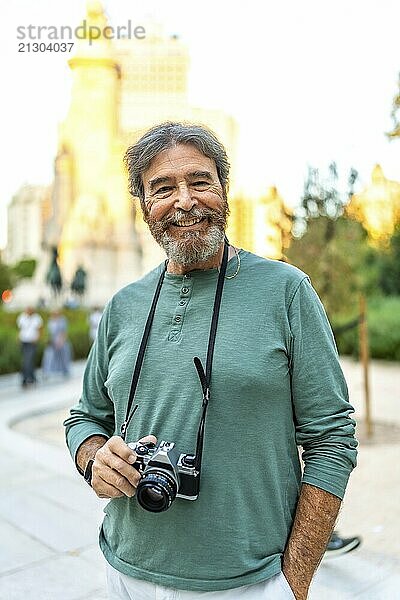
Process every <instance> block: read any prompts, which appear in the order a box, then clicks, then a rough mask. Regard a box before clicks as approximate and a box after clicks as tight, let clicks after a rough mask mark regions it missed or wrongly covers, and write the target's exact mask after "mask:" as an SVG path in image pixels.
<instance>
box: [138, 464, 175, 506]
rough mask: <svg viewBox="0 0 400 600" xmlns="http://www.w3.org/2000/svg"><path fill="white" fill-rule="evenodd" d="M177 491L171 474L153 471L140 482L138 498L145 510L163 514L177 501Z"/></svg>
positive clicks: (146, 474)
mask: <svg viewBox="0 0 400 600" xmlns="http://www.w3.org/2000/svg"><path fill="white" fill-rule="evenodd" d="M177 489H178V486H177V482H176V481H175V479H174V478H173V477H172V476H171V475H170V474H168V473H166V472H165V471H151V472H150V473H145V474H144V476H143V477H142V479H141V480H140V481H139V484H138V486H137V489H136V498H137V501H138V502H139V504H140V506H141V507H142V508H144V509H145V510H148V511H150V512H162V511H164V510H167V509H168V508H169V507H170V506H171V504H172V502H173V501H174V500H175V497H176V493H177ZM157 496H158V497H157Z"/></svg>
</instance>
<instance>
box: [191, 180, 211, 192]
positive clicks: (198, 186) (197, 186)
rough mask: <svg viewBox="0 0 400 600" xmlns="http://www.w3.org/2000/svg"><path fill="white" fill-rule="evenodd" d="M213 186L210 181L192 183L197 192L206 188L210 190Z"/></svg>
mask: <svg viewBox="0 0 400 600" xmlns="http://www.w3.org/2000/svg"><path fill="white" fill-rule="evenodd" d="M210 185H211V183H210V182H209V181H204V180H203V181H202V180H199V181H195V182H193V183H192V186H193V187H194V188H195V189H196V190H204V189H206V188H209V187H210Z"/></svg>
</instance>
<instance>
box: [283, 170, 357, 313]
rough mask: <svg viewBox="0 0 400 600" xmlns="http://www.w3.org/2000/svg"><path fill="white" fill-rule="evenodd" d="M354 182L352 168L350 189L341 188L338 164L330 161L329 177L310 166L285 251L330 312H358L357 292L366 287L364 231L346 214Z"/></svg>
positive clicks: (349, 182)
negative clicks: (292, 237) (340, 189)
mask: <svg viewBox="0 0 400 600" xmlns="http://www.w3.org/2000/svg"><path fill="white" fill-rule="evenodd" d="M356 180H357V171H356V170H355V169H351V170H350V173H349V176H348V179H347V190H346V191H345V192H340V191H339V175H338V170H337V166H336V163H334V162H333V163H331V164H330V165H329V168H328V176H327V177H325V178H324V177H322V176H321V175H320V173H319V170H318V169H314V168H311V167H310V168H309V170H308V175H307V178H306V181H305V185H304V193H303V197H302V202H301V206H300V209H299V210H298V211H296V215H295V221H294V226H293V231H294V236H295V237H294V239H293V241H292V244H291V247H290V248H289V250H288V253H287V255H288V259H289V260H290V262H292V263H293V264H295V265H296V266H298V267H299V268H300V269H302V270H304V271H305V272H306V273H308V274H309V275H310V277H311V279H312V282H313V284H314V286H315V288H316V290H317V292H318V293H319V295H320V296H321V298H322V300H323V302H324V305H325V307H326V309H327V312H328V313H329V314H330V315H338V314H343V313H351V312H354V308H353V307H356V306H357V295H358V291H359V290H361V289H363V288H364V287H365V285H366V281H365V279H364V270H363V266H364V264H365V261H366V257H367V254H368V244H367V236H366V232H365V231H364V229H363V227H362V226H361V225H360V224H359V223H357V222H356V221H353V220H350V219H349V218H347V217H346V216H345V207H346V204H347V203H348V201H349V198H350V197H351V195H352V193H353V189H354V184H355V182H356Z"/></svg>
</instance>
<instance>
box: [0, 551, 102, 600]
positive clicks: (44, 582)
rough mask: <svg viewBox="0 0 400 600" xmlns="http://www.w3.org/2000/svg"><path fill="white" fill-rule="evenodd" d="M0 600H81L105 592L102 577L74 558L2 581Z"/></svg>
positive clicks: (46, 564)
mask: <svg viewBox="0 0 400 600" xmlns="http://www.w3.org/2000/svg"><path fill="white" fill-rule="evenodd" d="M0 585H1V587H0V590H1V592H0V598H1V599H2V600H27V599H29V600H83V599H84V598H87V597H92V598H96V597H97V598H101V595H98V596H96V595H95V594H96V593H97V590H101V593H103V589H104V574H103V573H101V572H99V570H98V569H96V567H94V566H92V565H90V564H89V563H88V562H87V561H84V560H82V559H81V558H79V557H76V556H65V555H64V556H60V557H58V558H55V559H53V560H46V561H44V562H43V563H40V564H36V565H33V566H32V567H29V568H26V569H24V570H23V572H16V573H12V574H10V575H5V576H3V577H2V578H1V583H0Z"/></svg>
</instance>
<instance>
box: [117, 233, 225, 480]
mask: <svg viewBox="0 0 400 600" xmlns="http://www.w3.org/2000/svg"><path fill="white" fill-rule="evenodd" d="M228 249H229V242H228V240H227V238H226V237H225V244H224V253H223V256H222V263H221V268H220V271H219V275H218V282H217V288H216V291H215V299H214V307H213V315H212V320H211V327H210V335H209V339H208V349H207V359H206V370H205V371H204V368H203V365H202V363H201V360H200V359H199V358H198V357H197V356H195V357H194V359H193V362H194V364H195V367H196V370H197V373H198V376H199V379H200V383H201V387H202V390H203V404H202V414H201V419H200V424H199V429H198V432H197V443H196V459H195V468H196V470H197V471H200V467H201V458H202V454H203V440H204V426H205V419H206V412H207V407H208V402H209V400H210V386H211V371H212V361H213V355H214V346H215V336H216V333H217V326H218V317H219V310H220V306H221V299H222V290H223V287H224V280H225V273H226V267H227V264H228ZM166 270H167V261H165V263H164V268H163V270H162V273H161V275H160V278H159V280H158V283H157V287H156V291H155V293H154V297H153V301H152V303H151V307H150V311H149V314H148V317H147V321H146V325H145V328H144V332H143V336H142V341H141V342H140V347H139V351H138V354H137V357H136V363H135V368H134V371H133V376H132V382H131V388H130V391H129V398H128V404H127V408H126V413H125V419H124V422H123V423H122V425H121V430H120V435H121V437H122V439H123V440H124V441H125V437H126V431H127V428H128V425H129V423H130V421H131V419H132V417H133V415H134V414H135V412H136V409H137V408H138V405H137V404H136V406H134V407H133V410H132V411H131V408H132V404H133V400H134V397H135V393H136V388H137V384H138V381H139V376H140V371H141V368H142V364H143V360H144V355H145V351H146V346H147V342H148V339H149V335H150V330H151V326H152V324H153V320H154V314H155V311H156V306H157V302H158V299H159V297H160V292H161V287H162V284H163V282H164V277H165V272H166Z"/></svg>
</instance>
